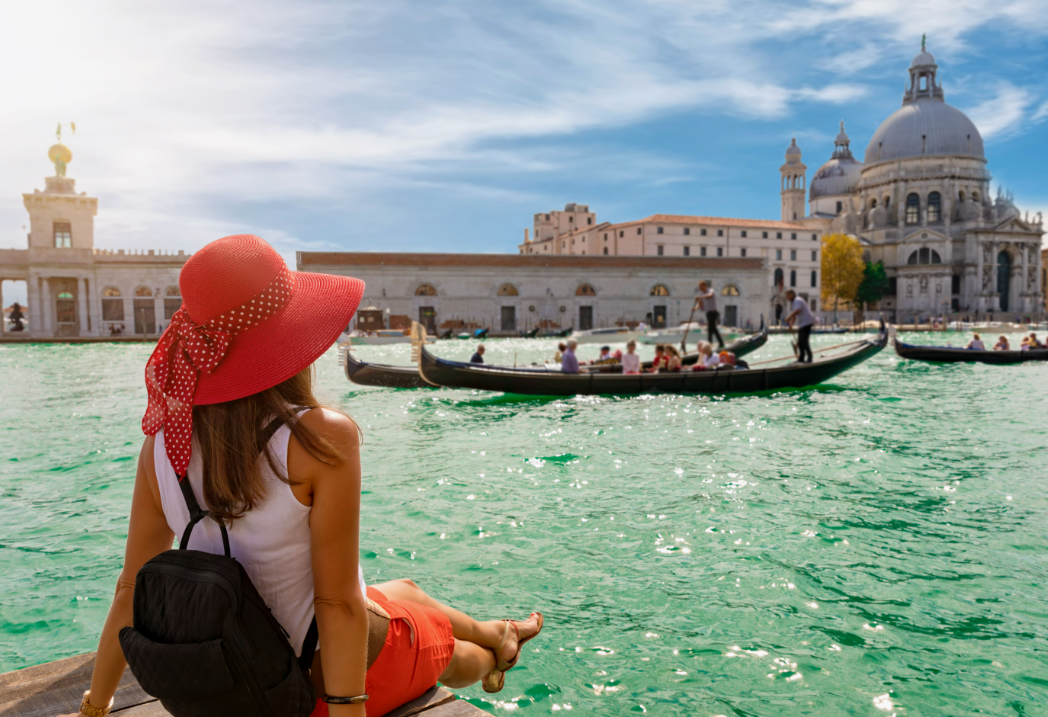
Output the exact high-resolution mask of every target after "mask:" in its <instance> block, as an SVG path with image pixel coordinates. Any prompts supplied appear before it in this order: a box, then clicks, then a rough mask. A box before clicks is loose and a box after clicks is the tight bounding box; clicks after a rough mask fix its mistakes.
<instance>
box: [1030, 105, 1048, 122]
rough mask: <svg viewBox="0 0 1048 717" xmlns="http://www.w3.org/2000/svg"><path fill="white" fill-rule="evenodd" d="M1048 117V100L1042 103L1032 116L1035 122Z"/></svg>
mask: <svg viewBox="0 0 1048 717" xmlns="http://www.w3.org/2000/svg"><path fill="white" fill-rule="evenodd" d="M1045 118H1048V100H1046V101H1044V102H1042V103H1041V106H1040V107H1038V108H1037V110H1036V111H1035V112H1034V113H1033V116H1031V117H1030V119H1031V120H1033V121H1034V122H1040V121H1041V120H1043V119H1045Z"/></svg>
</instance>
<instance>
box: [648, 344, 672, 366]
mask: <svg viewBox="0 0 1048 717" xmlns="http://www.w3.org/2000/svg"><path fill="white" fill-rule="evenodd" d="M668 361H669V357H667V356H666V347H665V346H663V345H662V344H656V346H655V358H654V359H652V361H651V372H652V373H658V372H659V371H660V370H664V369H665V368H666V364H667V363H668Z"/></svg>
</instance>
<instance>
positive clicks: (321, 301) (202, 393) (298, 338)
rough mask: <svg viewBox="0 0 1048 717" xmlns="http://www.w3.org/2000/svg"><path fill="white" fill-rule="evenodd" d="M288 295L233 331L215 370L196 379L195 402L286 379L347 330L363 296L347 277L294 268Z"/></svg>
mask: <svg viewBox="0 0 1048 717" xmlns="http://www.w3.org/2000/svg"><path fill="white" fill-rule="evenodd" d="M291 275H292V276H293V277H294V278H295V291H294V293H293V294H292V296H291V300H290V301H288V303H287V305H286V306H284V307H283V308H282V309H280V311H278V312H277V313H275V314H273V316H271V317H270V318H269V319H267V320H266V321H264V322H263V323H261V324H259V325H258V326H254V327H252V328H250V329H248V330H247V331H245V332H243V333H242V334H237V335H236V336H234V337H233V340H232V341H231V342H230V344H229V349H228V350H227V351H226V355H225V356H224V357H223V358H222V361H221V362H220V363H219V364H218V366H217V367H216V368H215V370H214V371H213V372H211V373H210V374H208V375H203V374H201V376H200V378H199V380H198V381H197V388H196V394H195V396H194V399H193V402H194V404H195V405H198V406H204V405H208V404H212V403H222V402H224V401H233V400H236V399H238V398H244V397H245V396H250V395H252V394H255V393H258V392H259V391H265V390H266V389H267V388H272V387H273V386H276V385H277V384H279V383H282V382H284V381H286V380H287V379H289V378H291V377H292V376H294V375H295V374H297V373H299V372H300V371H302V370H303V369H305V368H307V367H308V366H310V365H311V364H312V363H313V362H314V361H316V360H317V359H318V358H320V357H321V356H322V355H323V354H324V352H325V351H327V350H328V349H329V348H331V346H332V345H333V344H334V343H335V341H336V340H337V339H338V337H339V335H340V334H342V332H343V331H345V330H346V327H347V326H348V325H349V322H350V320H351V319H352V318H353V313H354V312H355V311H356V310H357V306H359V305H360V299H361V297H363V295H364V282H363V281H361V280H360V279H354V278H351V277H348V276H334V275H332V274H313V273H307V272H300V271H293V272H291Z"/></svg>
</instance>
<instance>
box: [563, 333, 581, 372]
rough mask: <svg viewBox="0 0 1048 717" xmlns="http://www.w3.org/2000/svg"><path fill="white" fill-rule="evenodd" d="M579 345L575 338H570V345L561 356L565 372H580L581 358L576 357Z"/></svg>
mask: <svg viewBox="0 0 1048 717" xmlns="http://www.w3.org/2000/svg"><path fill="white" fill-rule="evenodd" d="M578 345H579V342H578V341H576V340H575V339H568V345H567V347H566V348H565V349H564V353H563V355H562V356H561V357H560V370H561V371H563V372H564V373H578V372H579V360H578V359H577V358H575V347H576V346H578Z"/></svg>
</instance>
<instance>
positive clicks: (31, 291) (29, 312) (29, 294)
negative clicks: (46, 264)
mask: <svg viewBox="0 0 1048 717" xmlns="http://www.w3.org/2000/svg"><path fill="white" fill-rule="evenodd" d="M38 281H39V278H38V277H35V276H33V275H32V274H30V275H29V276H28V278H26V281H25V300H26V303H27V304H29V305H28V306H27V307H26V312H25V313H26V318H27V319H28V321H29V332H28V335H29V336H39V335H40V333H39V332H40V289H39V286H38V285H37V282H38Z"/></svg>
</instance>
